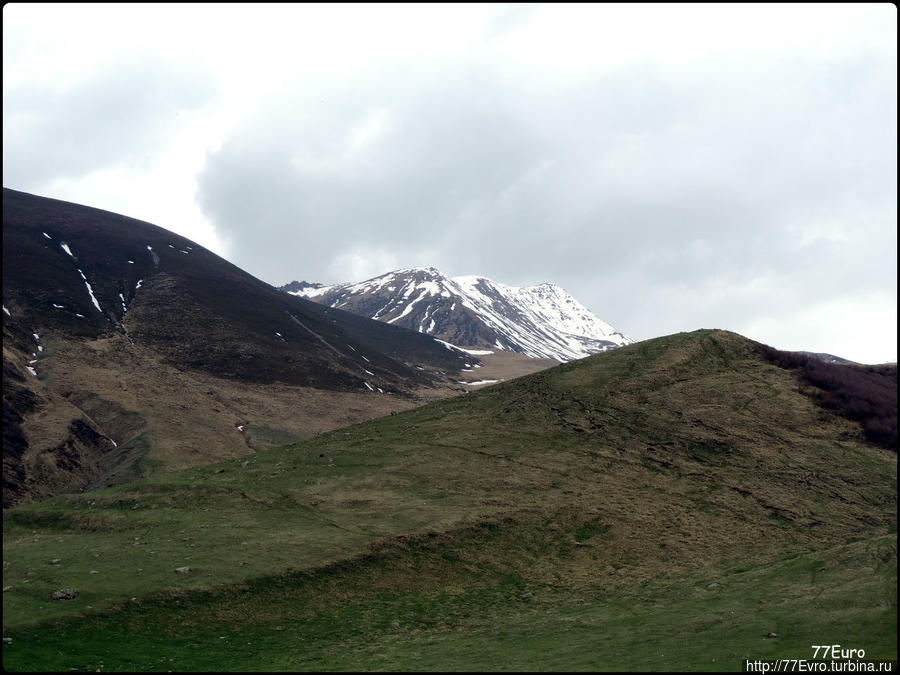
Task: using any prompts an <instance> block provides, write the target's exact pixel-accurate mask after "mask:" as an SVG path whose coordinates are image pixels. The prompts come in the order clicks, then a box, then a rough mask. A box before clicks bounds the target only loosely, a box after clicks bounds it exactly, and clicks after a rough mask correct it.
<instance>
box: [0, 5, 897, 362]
mask: <svg viewBox="0 0 900 675" xmlns="http://www.w3.org/2000/svg"><path fill="white" fill-rule="evenodd" d="M896 64H897V10H896V8H895V7H894V6H893V5H889V4H880V5H878V4H872V5H837V4H821V5H810V4H803V5H782V4H770V5H753V4H751V5H708V4H700V5H643V6H641V5H637V6H636V5H607V4H594V5H591V4H587V5H586V4H576V5H559V4H554V5H546V6H541V5H481V4H476V5H471V4H464V5H458V4H446V5H408V4H401V5H333V4H329V5H321V6H317V5H308V4H299V5H282V4H278V5H270V6H267V5H258V4H254V5H250V4H223V5H214V4H213V5H210V4H203V5H196V6H190V5H187V6H185V5H156V4H153V5H108V4H102V5H83V4H73V5H17V4H11V5H5V6H4V8H3V184H4V186H5V187H10V188H15V189H18V190H24V191H26V192H32V193H35V194H39V195H44V196H47V197H54V198H57V199H64V200H67V201H73V202H77V203H81V204H88V205H91V206H96V207H100V208H103V209H107V210H110V211H115V212H118V213H122V214H125V215H128V216H132V217H135V218H140V219H142V220H147V221H150V222H152V223H155V224H157V225H161V226H163V227H165V228H168V229H170V230H173V231H176V232H178V233H180V234H182V235H184V236H187V237H190V238H191V239H194V240H195V241H197V242H198V243H200V244H203V245H205V246H207V247H208V248H210V249H212V250H213V251H215V252H217V253H219V254H220V255H222V256H224V257H225V258H227V259H228V260H230V261H232V262H234V263H235V264H237V265H239V266H241V267H243V268H244V269H246V270H247V271H249V272H251V273H252V274H254V275H256V276H258V277H259V278H261V279H263V280H265V281H267V282H269V283H272V284H274V285H281V284H284V283H287V282H289V281H291V280H294V279H298V280H300V279H305V280H308V281H320V282H339V281H358V280H362V279H365V278H369V277H372V276H375V275H377V274H381V273H383V272H387V271H390V270H392V269H397V268H401V267H411V266H426V265H430V266H434V267H437V268H438V269H440V270H441V271H442V272H444V273H445V274H447V275H449V276H456V275H463V274H480V275H483V276H487V277H490V278H492V279H494V280H496V281H499V282H502V283H505V284H508V285H514V286H521V285H530V284H535V283H541V282H545V281H551V282H555V283H557V284H559V285H561V286H563V287H564V288H566V289H567V290H568V291H569V292H570V293H572V294H573V295H574V296H575V297H576V298H578V299H579V300H580V301H581V302H582V303H583V304H585V305H586V306H587V307H589V308H590V309H591V310H593V311H594V312H595V313H596V314H597V315H598V316H599V317H600V318H601V319H603V320H604V321H607V322H608V323H611V324H612V325H613V326H615V327H616V328H617V329H618V330H621V331H623V332H625V333H626V334H628V335H630V336H631V337H633V338H635V339H638V340H641V339H646V338H651V337H656V336H659V335H666V334H670V333H675V332H678V331H690V330H695V329H697V328H725V329H729V330H733V331H736V332H738V333H741V334H743V335H746V336H747V337H750V338H753V339H755V340H760V341H762V342H765V343H767V344H770V345H772V346H775V347H778V348H781V349H792V350H801V349H802V350H811V351H823V352H829V353H832V354H837V355H839V356H843V357H845V358H849V359H853V360H856V361H860V362H866V363H874V362H884V361H896V360H897V190H896V185H897V65H896Z"/></svg>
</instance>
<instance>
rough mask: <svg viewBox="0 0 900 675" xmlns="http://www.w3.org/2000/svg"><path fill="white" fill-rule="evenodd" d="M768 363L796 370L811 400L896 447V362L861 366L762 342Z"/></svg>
mask: <svg viewBox="0 0 900 675" xmlns="http://www.w3.org/2000/svg"><path fill="white" fill-rule="evenodd" d="M763 353H764V354H765V356H766V358H767V359H768V360H769V361H771V362H772V363H774V364H776V365H777V366H780V367H781V368H788V369H790V370H794V371H796V372H797V374H798V375H799V377H800V378H801V380H802V381H803V382H804V383H805V384H806V385H807V389H809V387H812V389H811V390H808V392H807V393H809V394H810V395H811V396H812V397H813V399H814V400H816V401H817V402H818V403H819V405H821V406H822V407H823V408H826V409H828V410H833V411H834V412H835V413H837V414H838V415H841V416H842V417H845V418H847V419H849V420H853V421H854V422H859V423H860V424H862V426H863V429H864V430H865V434H866V438H867V439H868V440H869V441H870V442H872V443H874V444H875V445H878V446H880V447H882V448H887V449H889V450H896V449H897V365H896V364H891V365H879V366H863V365H859V364H851V363H849V362H848V363H839V362H826V361H823V360H822V359H821V358H817V355H815V354H807V353H805V352H784V351H779V350H777V349H773V348H771V347H768V346H763Z"/></svg>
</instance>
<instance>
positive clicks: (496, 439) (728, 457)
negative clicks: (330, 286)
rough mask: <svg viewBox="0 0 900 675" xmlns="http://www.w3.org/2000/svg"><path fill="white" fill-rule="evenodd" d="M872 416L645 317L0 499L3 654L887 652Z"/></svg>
mask: <svg viewBox="0 0 900 675" xmlns="http://www.w3.org/2000/svg"><path fill="white" fill-rule="evenodd" d="M863 440H864V439H863V436H862V430H861V428H860V426H859V425H858V424H854V423H852V422H848V421H847V420H843V419H840V418H834V417H833V416H828V415H825V414H823V411H822V410H820V409H818V408H816V407H815V405H814V404H813V403H812V402H811V401H810V400H809V399H808V398H807V397H805V396H803V395H802V394H801V393H800V392H799V391H798V387H797V383H796V381H795V380H794V378H793V376H792V375H791V374H790V373H789V372H788V371H786V370H783V369H781V368H778V367H776V366H775V365H773V364H771V363H768V362H766V361H765V360H764V359H763V358H761V356H760V353H759V350H758V347H757V346H756V345H754V343H751V342H749V341H747V340H745V339H744V338H741V337H740V336H737V335H734V334H730V333H725V332H721V331H700V332H697V333H692V334H680V335H675V336H670V337H667V338H661V339H658V340H651V341H647V342H644V343H639V344H636V345H632V346H630V347H627V348H622V349H619V350H616V351H614V352H608V353H606V354H603V355H599V356H597V357H592V358H589V359H585V360H582V361H579V362H574V363H569V364H565V365H563V366H560V367H558V368H554V369H551V370H548V371H542V372H540V373H537V374H535V375H531V376H528V377H526V378H520V379H519V380H515V381H510V382H507V383H503V384H501V385H497V386H494V387H490V388H487V389H485V390H482V391H480V392H478V393H474V394H469V395H466V396H463V397H460V398H457V399H453V400H449V401H444V402H441V403H437V404H432V405H429V406H425V407H423V408H419V409H416V410H412V411H409V412H406V413H403V414H400V415H395V416H388V417H384V418H381V419H378V420H374V421H371V422H367V423H365V424H360V425H355V426H353V427H348V428H346V429H342V430H338V431H335V432H332V433H329V434H325V435H322V436H319V437H317V438H315V439H312V440H310V441H306V442H304V443H299V444H295V445H292V446H287V447H284V448H279V449H275V450H271V451H266V452H263V453H259V454H257V455H255V456H253V457H251V458H248V459H243V460H235V461H232V462H227V463H223V464H220V465H216V466H210V467H203V468H198V469H191V470H187V471H183V472H180V473H177V474H171V475H168V476H164V477H157V478H154V479H150V480H146V481H141V482H138V483H132V484H129V485H126V486H120V487H118V488H113V489H108V490H101V491H96V492H92V493H89V494H85V495H78V496H64V497H58V498H55V499H53V500H49V501H47V502H43V503H41V504H35V505H30V506H26V507H19V508H16V509H12V510H10V511H8V512H7V513H5V514H4V582H3V583H4V586H7V585H12V586H13V589H12V590H11V591H9V592H6V593H4V636H9V637H12V638H13V642H12V643H11V644H8V645H5V646H4V664H5V665H6V666H7V667H8V668H13V669H28V668H38V667H40V668H43V667H47V668H63V667H65V668H69V667H77V668H84V667H88V666H90V667H92V668H93V667H95V666H96V665H97V659H101V658H102V659H104V665H105V667H107V668H111V667H113V665H112V664H116V667H119V668H127V669H151V668H155V669H172V668H177V669H195V670H203V669H212V668H236V669H254V668H259V669H282V668H284V669H288V668H291V669H297V668H301V669H331V668H333V669H374V668H391V669H415V668H423V669H428V668H460V669H470V668H471V669H474V668H476V667H477V668H488V669H502V668H514V669H528V668H532V667H534V668H544V669H565V668H567V667H570V668H574V669H614V668H617V667H619V666H622V667H626V668H632V669H638V668H654V669H666V668H683V669H697V668H710V669H715V668H717V667H724V668H728V669H731V668H738V667H739V666H740V663H739V658H738V656H737V655H738V654H739V653H743V652H741V650H742V649H743V650H744V651H745V652H746V651H747V650H751V651H752V650H755V649H757V645H758V643H759V642H760V639H759V636H758V635H757V633H758V632H759V631H760V630H763V628H765V624H772V625H770V626H769V627H768V628H766V630H765V631H763V635H764V634H765V633H766V632H769V631H774V632H777V633H779V634H780V633H781V629H779V627H778V626H780V625H782V624H783V625H785V626H788V630H787V632H788V634H789V635H792V636H793V637H792V638H790V640H788V639H787V638H785V639H784V640H782V639H781V638H779V640H777V641H775V640H773V641H766V640H762V644H761V645H760V646H758V649H759V650H762V651H761V652H760V653H759V656H757V653H756V652H753V654H752V657H753V658H757V657H759V658H764V657H765V656H764V654H768V653H775V652H773V650H775V651H777V649H780V648H783V649H784V653H785V654H787V653H788V652H791V653H792V654H793V655H792V656H786V658H809V655H808V654H807V653H806V652H807V650H808V645H809V644H820V642H817V641H816V640H826V643H829V644H830V643H836V642H841V641H842V640H843V642H841V643H842V644H845V645H847V644H849V642H847V640H850V639H851V638H854V636H858V638H859V640H861V642H860V643H859V644H858V645H850V646H859V647H862V648H865V649H867V652H868V653H869V654H870V655H874V652H873V651H870V649H875V645H878V649H879V650H881V652H880V653H883V654H885V655H886V656H891V654H893V655H894V658H895V655H896V637H895V635H896V633H895V631H894V630H893V629H892V628H891V622H890V620H889V617H890V616H891V614H893V628H894V629H895V628H896V584H895V582H894V583H893V585H892V579H894V577H895V573H896V536H895V535H896V455H895V454H894V453H891V452H889V451H885V450H879V449H877V448H872V447H869V446H867V445H865V443H864V442H863ZM415 533H418V534H415ZM412 535H414V536H412ZM398 537H403V538H401V539H398ZM853 542H856V543H853ZM854 547H855V548H854ZM853 551H855V553H852V552H853ZM55 559H60V560H59V561H58V562H57V563H56V564H51V561H52V560H55ZM181 566H190V567H191V571H190V572H189V573H188V574H176V573H174V572H173V569H174V568H175V567H181ZM820 567H824V568H825V570H826V572H827V573H826V572H823V573H822V574H819V573H818V572H817V570H819V568H820ZM886 569H887V570H888V571H889V572H890V574H887V573H886V572H885V570H886ZM92 571H96V572H97V573H96V574H91V572H92ZM713 581H715V582H716V583H720V584H721V587H719V588H716V589H715V590H716V593H715V594H710V593H709V592H707V591H708V590H709V589H707V588H706V585H707V584H709V583H712V582H713ZM57 588H73V589H76V590H78V592H79V596H78V597H77V598H75V599H74V600H69V601H51V600H50V599H49V596H50V593H52V591H53V590H55V589H57ZM741 589H743V590H741ZM764 589H768V591H767V593H768V595H766V594H765V593H761V591H762V590H764ZM757 590H759V591H760V593H758V592H757ZM525 593H533V597H532V598H530V599H528V600H523V599H522V595H523V594H525ZM769 597H772V598H779V599H778V600H777V601H774V602H770V600H769ZM132 598H135V599H134V600H132ZM716 598H718V599H719V600H717V599H716ZM551 599H552V601H551ZM759 600H763V601H764V602H763V604H760V603H759ZM581 601H583V603H582V602H581ZM720 602H721V604H717V603H720ZM710 603H712V604H710ZM732 611H734V612H736V613H737V614H736V616H739V617H741V619H740V621H736V620H729V617H730V616H731V615H730V614H728V612H732ZM82 617H89V618H88V619H84V618H82ZM416 617H418V618H416ZM423 617H424V618H423ZM429 617H430V618H429ZM573 617H575V618H573ZM704 617H706V618H704ZM709 617H719V619H718V620H715V621H712V620H711V619H710V618H709ZM791 617H794V618H793V619H792V618H791ZM395 621H396V622H397V623H396V625H395V626H394V627H392V624H393V622H395ZM48 622H54V626H55V627H54V628H53V630H52V631H50V632H48V630H47V629H48V628H49V625H50V624H48ZM279 626H281V628H282V630H279V629H278V627H279ZM739 626H740V627H741V628H740V629H739ZM804 626H805V627H804ZM639 627H646V630H645V629H644V628H641V629H640V630H637V629H638V628H639ZM226 628H227V629H228V630H227V631H226V630H225V629H226ZM601 628H602V630H601ZM745 629H746V630H750V631H751V632H750V633H747V632H745ZM751 629H752V630H751ZM647 631H650V632H647ZM685 631H686V632H685ZM810 631H812V633H816V634H817V635H818V636H819V637H816V638H815V639H814V640H813V641H812V642H809V641H808V640H809V639H811V638H810V636H809V633H810ZM817 631H818V632H817ZM214 633H218V634H216V635H214ZM51 634H52V636H53V637H52V640H48V638H47V636H48V635H51ZM238 635H240V640H242V642H240V644H238V642H237V637H236V636H238ZM579 635H580V636H581V637H580V638H578V637H577V636H579ZM751 635H752V636H753V637H752V640H751V637H750V636H751ZM845 635H846V636H847V637H846V638H845V637H842V636H845ZM42 636H44V637H42ZM62 636H69V637H66V638H65V639H63V637H62ZM104 636H106V637H104ZM591 636H593V637H591ZM829 636H832V637H829ZM220 638H225V640H222V642H221V644H219V643H215V644H216V645H219V646H220V647H221V648H219V647H216V648H212V647H211V646H210V644H211V643H212V642H213V641H214V640H219V639H220ZM863 638H865V640H863ZM854 639H855V638H854ZM804 640H806V641H807V642H804ZM247 643H249V644H247ZM122 644H127V645H129V647H128V650H123V649H122V648H121V647H115V646H114V645H122ZM719 644H721V645H724V646H722V647H715V645H719ZM823 644H824V643H823ZM104 645H105V646H104ZM192 645H194V646H192ZM641 645H643V646H641ZM679 645H680V646H679ZM741 645H743V646H741ZM63 647H65V648H63ZM657 647H659V649H658V650H657V652H658V653H657V652H654V651H653V650H654V649H657ZM801 647H802V650H803V651H801V652H800V653H798V652H797V650H798V649H801ZM166 650H169V651H170V652H171V655H169V654H167V652H166ZM728 650H730V651H728ZM792 650H793V651H792ZM60 652H62V654H60ZM126 652H127V653H126ZM632 652H633V655H632V656H627V654H628V653H632ZM778 653H779V654H781V653H782V652H778ZM162 654H167V655H166V657H165V658H172V659H174V660H173V661H172V662H169V665H167V663H166V662H161V661H158V660H155V661H154V660H153V658H151V656H152V657H154V658H157V655H162ZM567 654H568V656H567ZM711 654H717V656H716V657H715V658H717V659H718V658H721V659H725V658H726V657H727V658H729V659H735V661H734V662H733V663H730V665H729V664H726V665H722V662H721V661H717V662H716V663H715V664H713V663H711V662H705V661H704V662H703V665H701V660H702V658H706V656H708V655H711ZM701 657H702V658H701ZM160 658H161V656H160ZM710 658H712V657H710ZM740 658H743V656H741V657H740ZM73 659H74V660H73ZM92 659H93V660H92ZM617 659H618V660H617ZM670 659H672V660H670ZM16 664H18V665H16ZM672 664H675V665H672ZM717 664H718V665H717Z"/></svg>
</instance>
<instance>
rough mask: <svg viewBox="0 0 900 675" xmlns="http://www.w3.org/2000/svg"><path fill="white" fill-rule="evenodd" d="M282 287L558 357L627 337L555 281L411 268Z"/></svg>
mask: <svg viewBox="0 0 900 675" xmlns="http://www.w3.org/2000/svg"><path fill="white" fill-rule="evenodd" d="M282 290H285V291H286V292H288V293H291V294H292V295H298V296H301V297H306V298H309V299H310V300H314V301H316V302H319V303H321V304H324V305H328V306H329V307H336V308H338V309H344V310H347V311H350V312H354V313H356V314H362V315H363V316H367V317H370V318H372V319H378V320H379V321H384V322H386V323H390V324H394V325H396V326H401V327H404V328H409V329H411V330H415V331H418V332H420V333H426V334H428V335H433V336H434V337H436V338H439V339H440V340H442V341H446V342H449V343H451V344H453V345H464V346H467V347H490V348H494V349H502V350H509V351H515V352H520V353H523V354H526V355H528V356H533V357H545V358H552V359H557V360H559V361H570V360H572V359H578V358H582V357H584V356H589V355H591V354H596V353H598V352H601V351H606V350H607V349H611V348H614V347H620V346H622V345H625V344H629V343H631V342H632V340H631V339H630V338H628V337H627V336H626V335H624V334H622V333H620V332H618V331H616V330H615V329H614V328H613V327H612V326H610V325H609V324H608V323H606V322H604V321H601V320H600V319H599V318H597V316H595V315H594V314H593V313H592V312H591V311H590V310H588V309H587V308H586V307H584V305H582V304H581V303H579V302H578V301H577V300H576V299H575V298H573V297H572V296H571V295H569V294H568V293H567V292H566V291H565V290H563V289H562V288H560V287H559V286H556V285H555V284H546V283H545V284H539V285H537V286H526V287H521V288H519V287H513V286H506V285H504V284H500V283H497V282H496V281H492V280H490V279H487V278H486V277H479V276H464V277H454V278H448V277H445V276H443V275H442V274H441V273H440V272H439V271H438V270H436V269H435V268H433V267H413V268H409V269H403V270H397V271H394V272H389V273H388V274H383V275H381V276H378V277H375V278H373V279H368V280H366V281H362V282H359V283H345V284H336V285H333V286H321V285H319V284H308V283H305V282H303V283H300V282H292V283H291V284H288V285H287V286H284V287H282Z"/></svg>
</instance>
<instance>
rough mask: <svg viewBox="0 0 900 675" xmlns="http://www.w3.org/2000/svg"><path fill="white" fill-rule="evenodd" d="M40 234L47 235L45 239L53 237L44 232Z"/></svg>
mask: <svg viewBox="0 0 900 675" xmlns="http://www.w3.org/2000/svg"><path fill="white" fill-rule="evenodd" d="M41 234H42V235H44V236H45V237H47V239H53V237H51V236H50V235H49V234H47V233H46V232H41Z"/></svg>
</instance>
